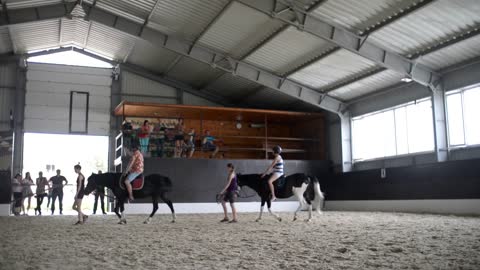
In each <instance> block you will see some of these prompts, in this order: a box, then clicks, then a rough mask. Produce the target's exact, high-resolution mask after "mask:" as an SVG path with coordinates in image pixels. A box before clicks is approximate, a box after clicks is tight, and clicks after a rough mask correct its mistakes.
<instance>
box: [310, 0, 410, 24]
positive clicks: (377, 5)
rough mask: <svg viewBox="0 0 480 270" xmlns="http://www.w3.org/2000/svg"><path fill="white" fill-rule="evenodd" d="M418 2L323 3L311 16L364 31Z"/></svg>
mask: <svg viewBox="0 0 480 270" xmlns="http://www.w3.org/2000/svg"><path fill="white" fill-rule="evenodd" d="M413 2H418V0H356V1H352V0H335V1H325V2H324V3H323V4H322V5H320V6H319V7H318V8H316V9H315V10H314V11H313V12H312V15H313V16H315V17H318V18H321V19H325V20H327V21H330V22H333V23H335V24H337V25H340V26H342V27H344V28H347V29H350V30H352V31H360V30H364V29H366V28H367V27H369V26H371V25H373V24H375V23H377V22H379V21H381V20H382V19H384V18H385V16H388V14H393V13H394V12H398V11H399V10H400V9H402V8H405V7H407V6H408V5H410V4H411V3H413Z"/></svg>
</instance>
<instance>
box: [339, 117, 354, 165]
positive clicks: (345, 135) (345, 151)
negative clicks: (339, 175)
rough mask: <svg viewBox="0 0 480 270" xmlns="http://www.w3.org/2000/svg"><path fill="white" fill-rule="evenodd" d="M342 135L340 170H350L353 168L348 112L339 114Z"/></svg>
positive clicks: (350, 127)
mask: <svg viewBox="0 0 480 270" xmlns="http://www.w3.org/2000/svg"><path fill="white" fill-rule="evenodd" d="M339 117H340V129H341V136H342V171H343V172H350V171H352V169H353V156H352V125H351V123H352V122H351V116H350V113H349V112H345V113H344V114H339Z"/></svg>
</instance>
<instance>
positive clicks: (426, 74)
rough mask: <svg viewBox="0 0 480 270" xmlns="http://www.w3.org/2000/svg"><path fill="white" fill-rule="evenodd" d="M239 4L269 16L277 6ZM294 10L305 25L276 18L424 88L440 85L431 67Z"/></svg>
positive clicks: (245, 1) (244, 1)
mask: <svg viewBox="0 0 480 270" xmlns="http://www.w3.org/2000/svg"><path fill="white" fill-rule="evenodd" d="M237 1H239V2H241V3H243V4H245V5H246V6H248V7H250V8H252V9H254V10H257V11H259V12H262V13H264V14H266V15H269V14H270V13H271V12H272V10H271V7H272V6H273V3H267V2H270V1H273V0H265V1H247V0H237ZM284 1H285V0H284ZM292 8H293V9H295V10H294V11H295V13H297V14H298V13H300V14H301V15H302V16H303V19H300V20H299V21H303V23H300V24H299V23H298V22H297V23H293V22H291V21H288V20H285V19H282V18H279V17H274V19H277V20H281V21H284V22H286V23H289V24H292V25H294V26H296V27H298V28H299V29H300V30H302V31H305V32H307V33H310V34H312V35H314V36H316V37H319V38H321V39H324V40H327V41H330V42H332V43H334V44H336V45H337V46H339V47H340V48H343V49H346V50H348V51H350V52H353V53H355V54H357V55H359V56H362V57H364V58H366V59H369V60H370V61H373V62H375V63H377V64H378V65H380V66H382V67H385V68H388V69H391V70H394V71H396V72H398V73H400V74H403V75H405V76H408V77H411V78H412V79H413V80H414V81H416V82H418V83H420V84H422V85H426V86H435V85H436V84H437V83H439V81H440V77H439V76H438V74H436V73H435V72H434V71H432V70H430V69H429V68H428V67H426V66H423V65H420V64H416V63H415V62H414V61H412V60H410V59H408V58H406V57H403V56H401V55H398V54H396V53H394V52H390V51H388V50H386V49H383V48H380V47H379V46H377V45H376V44H374V43H372V42H369V41H368V40H367V39H365V37H360V36H358V35H356V34H355V33H352V32H350V31H349V30H347V29H344V28H341V27H338V26H334V25H331V24H330V23H328V22H325V21H322V20H321V19H319V18H316V17H314V16H312V15H310V14H308V13H307V12H305V11H304V10H301V9H297V8H295V7H292ZM297 17H298V16H297ZM297 20H298V19H297Z"/></svg>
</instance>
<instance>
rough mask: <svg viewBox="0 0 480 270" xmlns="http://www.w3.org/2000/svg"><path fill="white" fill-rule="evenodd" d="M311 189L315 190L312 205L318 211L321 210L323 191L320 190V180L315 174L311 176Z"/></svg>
mask: <svg viewBox="0 0 480 270" xmlns="http://www.w3.org/2000/svg"><path fill="white" fill-rule="evenodd" d="M311 178H312V184H313V191H314V192H315V198H314V207H315V209H316V210H317V211H318V212H321V211H322V209H323V207H324V204H325V193H323V192H322V191H321V190H320V181H319V180H318V178H317V177H316V176H311Z"/></svg>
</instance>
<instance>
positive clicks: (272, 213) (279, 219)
mask: <svg viewBox="0 0 480 270" xmlns="http://www.w3.org/2000/svg"><path fill="white" fill-rule="evenodd" d="M267 207H268V212H269V213H270V215H272V216H274V217H275V218H276V219H277V220H278V221H282V218H281V217H280V216H279V215H277V214H275V213H274V212H273V211H272V201H271V200H270V198H268V199H267Z"/></svg>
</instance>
